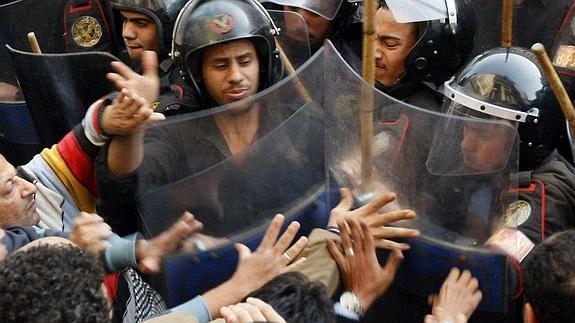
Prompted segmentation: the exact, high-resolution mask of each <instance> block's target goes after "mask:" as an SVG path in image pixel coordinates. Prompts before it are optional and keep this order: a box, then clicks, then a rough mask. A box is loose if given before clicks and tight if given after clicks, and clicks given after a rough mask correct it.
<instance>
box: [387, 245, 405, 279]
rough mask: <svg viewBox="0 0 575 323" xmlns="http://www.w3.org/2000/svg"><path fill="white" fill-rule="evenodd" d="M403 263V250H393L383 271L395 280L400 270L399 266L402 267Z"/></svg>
mask: <svg viewBox="0 0 575 323" xmlns="http://www.w3.org/2000/svg"><path fill="white" fill-rule="evenodd" d="M402 261H403V253H401V250H399V249H393V250H391V252H390V253H389V258H387V262H386V263H385V266H384V267H383V270H384V271H385V272H387V273H388V274H389V275H390V277H391V279H392V280H393V278H395V274H396V273H397V269H398V268H399V265H401V262H402Z"/></svg>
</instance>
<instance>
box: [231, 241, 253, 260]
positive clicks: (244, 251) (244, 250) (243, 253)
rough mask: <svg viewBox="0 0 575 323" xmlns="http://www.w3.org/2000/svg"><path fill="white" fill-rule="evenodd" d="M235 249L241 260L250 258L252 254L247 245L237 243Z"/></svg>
mask: <svg viewBox="0 0 575 323" xmlns="http://www.w3.org/2000/svg"><path fill="white" fill-rule="evenodd" d="M234 247H235V248H236V250H237V252H238V257H239V259H240V260H241V259H244V258H246V257H249V255H251V254H252V252H251V250H250V248H248V247H247V246H246V245H244V244H241V243H236V244H234Z"/></svg>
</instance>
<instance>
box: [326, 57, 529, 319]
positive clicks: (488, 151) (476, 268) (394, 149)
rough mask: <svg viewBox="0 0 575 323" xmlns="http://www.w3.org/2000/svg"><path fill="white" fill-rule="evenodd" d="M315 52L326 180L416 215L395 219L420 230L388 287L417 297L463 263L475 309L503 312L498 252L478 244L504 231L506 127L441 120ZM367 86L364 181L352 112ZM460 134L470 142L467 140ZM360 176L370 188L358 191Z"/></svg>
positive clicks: (510, 158) (361, 199)
mask: <svg viewBox="0 0 575 323" xmlns="http://www.w3.org/2000/svg"><path fill="white" fill-rule="evenodd" d="M324 49H326V53H328V54H326V56H325V57H326V58H325V61H324V64H325V65H326V68H325V69H324V83H325V84H326V88H325V90H324V92H325V93H324V103H323V106H324V108H325V111H326V133H325V137H326V141H325V143H326V148H325V149H326V164H327V166H328V168H329V174H330V176H331V177H332V178H333V179H334V180H335V182H336V183H337V185H336V186H345V187H349V188H350V189H351V190H352V192H354V195H355V197H356V203H357V204H360V205H362V204H365V203H367V201H369V200H370V198H371V197H373V196H375V195H380V194H383V193H387V192H395V193H396V195H397V199H396V201H395V202H394V204H393V205H388V206H386V210H394V209H406V208H407V209H413V210H415V212H416V213H417V219H416V220H414V221H409V222H405V223H401V224H400V225H401V226H406V227H414V228H418V229H419V230H420V231H421V233H422V237H421V238H418V239H412V240H409V241H408V242H409V243H410V245H411V249H410V251H409V252H407V253H406V254H405V261H404V263H403V264H402V266H401V267H400V269H399V272H398V276H397V278H396V282H397V285H398V286H400V288H402V289H406V290H408V291H410V292H412V293H415V294H417V295H421V296H427V295H429V294H431V293H433V291H434V290H435V291H437V290H439V286H440V285H441V282H442V281H443V279H444V278H445V276H446V275H447V272H448V271H449V269H450V268H451V267H453V266H457V267H462V268H467V269H469V270H471V272H472V273H473V274H474V275H475V276H476V277H478V279H479V282H480V286H481V288H482V291H483V293H484V300H483V302H482V304H481V306H482V308H487V309H490V310H493V311H501V312H504V311H506V310H507V308H506V305H507V301H508V300H509V299H510V298H509V296H510V294H511V292H510V289H508V286H507V283H508V281H509V280H510V277H511V276H510V273H509V272H508V268H507V265H506V256H505V254H503V253H502V252H500V251H494V250H493V249H489V248H487V247H485V246H484V244H485V243H486V242H487V241H488V240H489V238H490V237H491V236H492V235H493V234H494V233H496V232H499V231H498V230H500V229H504V228H503V225H502V224H501V223H502V218H503V210H502V208H501V203H502V201H501V200H500V198H501V196H502V194H503V192H505V191H506V188H507V187H508V186H509V185H510V182H511V181H512V179H511V176H510V175H511V174H512V173H514V172H515V171H516V170H517V160H518V159H517V156H518V135H517V131H516V129H515V127H513V126H511V125H510V124H508V123H506V122H497V121H493V120H481V119H477V118H474V117H472V116H461V117H449V116H448V115H447V114H438V113H434V112H431V111H430V110H431V109H429V108H426V107H421V108H419V107H415V106H411V105H409V104H406V103H403V102H400V101H396V100H395V99H393V98H391V97H389V96H386V95H385V94H383V93H381V92H379V91H377V90H376V89H374V88H372V87H371V86H369V85H367V84H366V83H364V82H363V80H362V79H361V78H360V77H359V76H358V75H357V74H355V73H354V72H353V70H352V69H351V68H350V67H349V66H347V65H346V64H345V62H344V60H343V59H341V58H340V57H338V55H337V54H336V53H335V52H333V50H332V49H330V48H329V47H324ZM327 49H329V50H331V51H332V54H329V51H328V50H327ZM328 80H337V82H333V81H332V82H330V81H328ZM328 85H329V86H328ZM369 91H371V95H372V96H373V101H374V104H373V108H374V121H373V134H372V135H373V138H372V158H373V160H372V164H373V170H372V176H371V178H362V175H361V171H360V170H361V166H362V163H364V162H365V161H364V160H362V157H361V156H362V155H361V153H360V151H361V148H362V147H361V146H360V142H361V138H360V135H361V131H360V122H359V120H360V119H359V118H360V115H361V113H365V112H364V111H367V110H369V107H366V106H365V104H366V103H365V102H362V96H363V97H364V98H365V97H369V95H367V94H368V92H369ZM362 105H363V106H362ZM470 140H479V141H475V144H473V143H471V145H470V144H469V141H470ZM480 140H483V142H480ZM469 146H471V147H474V146H475V147H484V148H485V150H483V151H477V150H473V149H472V148H469ZM478 165H479V166H481V167H479V166H478ZM366 181H369V182H370V185H369V186H368V187H370V188H371V189H370V191H367V192H366V191H364V187H365V185H366ZM329 183H332V181H329ZM332 189H335V188H332V187H331V186H330V190H332ZM506 198H507V197H506ZM508 198H509V199H513V197H508ZM505 203H510V201H509V200H507V199H506V200H505ZM504 205H508V204H504ZM506 242H507V246H509V247H510V248H511V249H515V248H516V247H518V246H517V245H516V243H515V241H514V238H513V237H511V238H509V239H508V240H507V241H506Z"/></svg>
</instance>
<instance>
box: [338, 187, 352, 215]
mask: <svg viewBox="0 0 575 323" xmlns="http://www.w3.org/2000/svg"><path fill="white" fill-rule="evenodd" d="M339 194H340V195H341V200H340V201H339V204H338V205H337V206H336V207H335V209H336V210H338V211H349V210H351V207H352V206H353V195H352V194H351V191H350V190H349V189H348V188H345V187H342V188H340V189H339Z"/></svg>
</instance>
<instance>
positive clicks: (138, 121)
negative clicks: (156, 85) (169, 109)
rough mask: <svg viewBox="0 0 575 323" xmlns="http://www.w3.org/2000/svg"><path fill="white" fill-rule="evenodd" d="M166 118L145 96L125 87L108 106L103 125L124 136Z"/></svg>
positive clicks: (109, 130) (103, 117)
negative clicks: (153, 107) (154, 109)
mask: <svg viewBox="0 0 575 323" xmlns="http://www.w3.org/2000/svg"><path fill="white" fill-rule="evenodd" d="M165 118H166V117H165V116H164V115H163V114H161V113H157V112H154V111H153V110H152V108H151V107H150V105H149V103H148V102H147V101H146V100H145V99H144V98H143V97H141V96H139V95H137V94H135V93H133V92H132V91H130V90H128V89H126V88H123V89H122V90H121V91H120V92H119V93H118V95H117V96H116V98H114V101H112V104H110V105H108V106H106V108H105V110H104V113H103V115H102V127H103V128H104V130H105V131H106V132H107V133H109V134H112V135H117V136H123V135H128V134H131V133H132V132H133V131H134V130H138V129H141V127H142V126H144V125H146V124H148V123H150V122H153V121H158V120H164V119H165Z"/></svg>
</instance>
